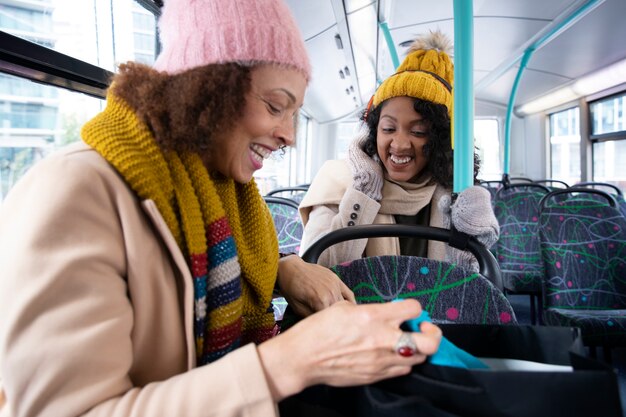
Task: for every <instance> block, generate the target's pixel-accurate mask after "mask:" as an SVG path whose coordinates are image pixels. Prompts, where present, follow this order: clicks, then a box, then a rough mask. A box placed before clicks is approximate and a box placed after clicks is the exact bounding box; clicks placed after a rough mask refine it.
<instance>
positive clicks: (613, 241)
mask: <svg viewBox="0 0 626 417" xmlns="http://www.w3.org/2000/svg"><path fill="white" fill-rule="evenodd" d="M577 190H578V191H577ZM581 190H582V191H581ZM556 193H560V194H566V195H567V196H568V198H566V199H563V198H555V197H559V195H558V194H556ZM590 193H591V194H596V197H597V195H598V194H599V193H601V192H598V191H597V190H587V191H586V192H585V191H584V189H580V188H578V189H577V188H573V189H572V188H570V189H569V190H566V191H555V192H553V193H551V194H550V195H548V196H547V197H546V198H545V199H544V200H543V202H542V209H541V215H540V238H541V249H542V255H543V261H544V265H545V272H546V275H545V279H544V287H545V288H544V307H545V309H544V321H545V323H546V324H548V325H561V326H575V327H580V328H581V330H582V334H583V341H584V342H585V344H588V345H592V346H599V345H601V346H608V347H613V346H626V219H625V218H624V217H623V216H622V215H621V213H620V212H619V210H618V209H617V208H616V207H615V202H611V197H610V196H608V195H606V196H605V198H604V199H599V198H590V197H589V194H590Z"/></svg>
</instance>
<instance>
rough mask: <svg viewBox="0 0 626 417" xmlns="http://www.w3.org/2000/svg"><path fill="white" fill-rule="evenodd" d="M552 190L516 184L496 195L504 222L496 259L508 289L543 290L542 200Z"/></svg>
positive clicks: (498, 210) (497, 213)
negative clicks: (540, 217)
mask: <svg viewBox="0 0 626 417" xmlns="http://www.w3.org/2000/svg"><path fill="white" fill-rule="evenodd" d="M548 192H549V190H548V189H547V188H546V187H544V186H541V185H534V184H512V185H509V186H508V187H505V188H502V189H501V190H499V191H498V193H497V195H496V201H495V209H494V212H495V215H496V218H497V219H498V223H499V224H500V238H499V239H498V242H497V243H496V245H495V247H496V258H497V260H498V263H499V264H500V269H501V271H502V279H503V281H504V288H505V289H506V290H507V291H510V292H514V293H530V294H533V293H534V294H538V293H539V292H540V291H541V277H542V275H543V264H542V262H541V252H540V247H539V234H538V230H539V201H540V200H541V198H542V197H543V196H545V195H546V194H548Z"/></svg>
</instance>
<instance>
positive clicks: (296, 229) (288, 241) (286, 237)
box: [263, 196, 304, 253]
mask: <svg viewBox="0 0 626 417" xmlns="http://www.w3.org/2000/svg"><path fill="white" fill-rule="evenodd" d="M263 199H264V200H265V202H266V203H267V206H268V208H269V209H270V213H271V214H272V219H273V220H274V227H275V228H276V236H277V237H278V250H279V251H280V252H283V253H289V252H294V253H298V252H299V251H300V241H301V240H302V232H303V231H304V227H303V225H302V220H301V219H300V214H299V213H298V203H296V202H294V201H293V200H289V199H287V198H282V197H274V196H265V197H263Z"/></svg>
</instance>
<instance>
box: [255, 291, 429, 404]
mask: <svg viewBox="0 0 626 417" xmlns="http://www.w3.org/2000/svg"><path fill="white" fill-rule="evenodd" d="M421 310H422V308H421V306H420V304H419V302H417V301H416V300H404V301H401V302H395V303H385V304H367V305H358V306H357V305H354V304H351V303H349V302H346V301H342V302H338V303H336V304H334V305H333V306H332V307H330V308H327V309H326V310H323V311H321V312H319V313H317V314H314V315H312V316H310V317H308V318H306V319H304V320H302V321H300V322H298V323H297V324H296V325H295V326H294V327H292V328H291V329H289V330H288V331H286V332H285V333H282V334H280V335H279V336H277V337H275V338H273V339H270V340H268V341H267V342H264V343H262V344H261V345H260V346H259V348H258V349H259V356H260V358H261V362H262V363H263V367H264V369H265V373H266V376H267V380H268V383H269V386H270V389H271V391H272V394H273V396H274V400H275V401H280V400H282V399H283V398H285V397H288V396H290V395H294V394H296V393H298V392H300V391H301V390H303V389H304V388H306V387H309V386H312V385H316V384H328V385H333V386H351V385H363V384H370V383H373V382H376V381H379V380H382V379H387V378H391V377H395V376H400V375H405V374H408V373H409V372H410V371H411V367H412V366H413V365H416V364H418V363H421V362H424V360H425V359H426V356H428V355H432V354H433V353H435V352H436V351H437V349H438V348H439V343H440V342H441V330H440V329H439V328H438V327H437V326H435V325H434V324H432V323H429V322H424V323H422V324H421V326H420V330H421V333H412V334H411V335H412V337H413V340H414V341H415V344H416V346H417V353H416V354H415V355H413V356H409V357H404V356H401V355H400V354H398V353H397V352H396V350H395V345H396V343H397V342H398V340H399V338H400V335H401V334H402V331H401V330H400V324H401V323H402V322H403V321H405V320H408V319H412V318H414V317H417V316H419V315H420V313H421Z"/></svg>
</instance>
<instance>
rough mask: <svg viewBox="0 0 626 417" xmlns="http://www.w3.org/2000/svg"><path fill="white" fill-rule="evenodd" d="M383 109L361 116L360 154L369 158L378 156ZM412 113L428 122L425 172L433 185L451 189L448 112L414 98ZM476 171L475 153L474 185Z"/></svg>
mask: <svg viewBox="0 0 626 417" xmlns="http://www.w3.org/2000/svg"><path fill="white" fill-rule="evenodd" d="M384 106H385V102H383V103H381V104H380V105H379V106H377V107H375V108H374V109H371V111H369V112H367V111H366V112H365V113H364V114H363V116H362V120H363V121H364V122H365V124H366V125H367V127H368V134H367V139H366V141H365V144H364V146H363V150H364V151H365V153H366V154H368V155H369V156H371V157H373V156H374V155H377V154H378V150H377V146H376V136H377V132H378V122H379V120H380V113H381V111H382V108H383V107H384ZM413 109H414V110H415V111H416V112H417V113H419V114H420V115H421V116H422V117H423V118H424V119H425V120H427V121H429V122H430V130H429V132H428V142H427V143H426V145H424V148H423V152H424V156H425V157H426V158H427V160H428V162H427V163H426V167H425V170H426V171H427V172H428V173H430V175H431V176H432V179H431V182H432V183H437V184H440V185H442V186H443V187H446V188H451V187H452V174H453V160H452V153H453V152H452V147H451V145H450V117H449V116H448V109H447V108H446V106H444V105H443V104H437V103H433V102H431V101H426V100H422V99H419V98H413ZM479 169H480V160H479V158H478V155H477V154H476V153H474V181H476V176H477V175H478V170H479Z"/></svg>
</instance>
